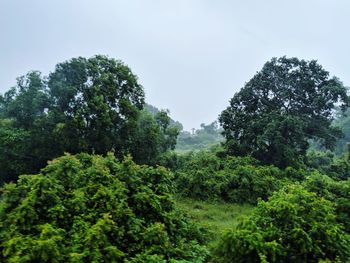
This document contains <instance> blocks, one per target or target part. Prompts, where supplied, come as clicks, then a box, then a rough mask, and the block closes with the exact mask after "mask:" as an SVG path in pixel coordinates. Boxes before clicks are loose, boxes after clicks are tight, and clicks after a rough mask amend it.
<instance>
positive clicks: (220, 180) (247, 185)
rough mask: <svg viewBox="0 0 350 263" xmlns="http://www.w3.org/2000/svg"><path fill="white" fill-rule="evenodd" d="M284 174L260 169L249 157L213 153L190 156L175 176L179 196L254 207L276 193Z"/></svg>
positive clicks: (274, 168) (264, 167)
mask: <svg viewBox="0 0 350 263" xmlns="http://www.w3.org/2000/svg"><path fill="white" fill-rule="evenodd" d="M284 180H285V172H284V171H282V170H280V169H278V168H276V167H273V166H261V165H259V163H258V162H257V161H256V160H255V159H253V158H250V157H224V158H222V157H217V156H216V155H215V154H214V153H212V152H209V151H207V152H204V151H203V152H199V153H191V154H189V155H187V157H183V160H182V165H181V167H180V168H179V169H178V170H177V171H176V172H175V182H176V186H177V189H178V192H179V193H180V194H181V195H182V196H185V197H190V198H195V199H201V200H223V201H227V202H236V203H252V204H254V203H256V202H257V199H258V198H262V199H264V200H266V199H267V198H268V197H269V196H270V195H271V194H272V192H273V191H275V190H277V189H279V188H280V187H281V185H282V184H283V181H284Z"/></svg>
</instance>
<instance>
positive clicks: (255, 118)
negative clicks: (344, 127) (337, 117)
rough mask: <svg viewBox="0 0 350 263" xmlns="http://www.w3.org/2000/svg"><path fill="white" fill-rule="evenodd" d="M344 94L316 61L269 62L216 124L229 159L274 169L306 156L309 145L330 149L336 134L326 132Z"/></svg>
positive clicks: (342, 104)
mask: <svg viewBox="0 0 350 263" xmlns="http://www.w3.org/2000/svg"><path fill="white" fill-rule="evenodd" d="M348 102H349V98H348V96H347V92H346V88H345V87H344V86H343V85H342V83H341V82H340V81H339V80H338V79H337V78H335V77H330V76H329V73H328V72H327V71H326V70H324V69H323V68H322V66H320V65H319V64H318V63H317V62H316V61H314V60H312V61H305V60H299V59H297V58H286V57H281V58H278V59H277V58H273V59H272V60H271V61H268V62H267V63H266V64H265V65H264V66H263V68H262V70H261V71H259V72H257V74H256V75H255V76H254V77H253V78H252V79H251V80H250V81H249V82H248V83H247V84H246V85H245V86H244V87H243V88H242V89H241V90H240V91H239V92H238V93H236V94H235V95H234V97H233V98H232V99H231V101H230V105H229V107H227V109H225V110H224V111H223V112H222V113H221V115H220V117H219V121H220V123H221V125H222V126H223V128H224V133H223V134H224V136H225V137H226V139H227V143H226V145H227V148H228V150H229V151H230V152H231V153H232V154H238V155H246V154H251V155H253V156H254V157H255V158H257V159H259V160H262V161H263V162H265V163H272V164H275V165H277V166H279V167H285V166H288V165H291V164H294V163H295V162H296V161H298V160H300V159H301V158H303V157H304V156H305V153H306V150H307V149H308V147H309V143H308V140H309V139H314V140H318V141H320V143H321V144H322V145H323V146H324V147H326V148H332V147H333V146H334V144H335V142H336V139H337V138H338V137H339V136H340V135H341V131H340V130H339V129H337V128H335V127H332V126H331V123H332V120H333V117H334V109H335V107H336V106H340V107H341V108H344V107H345V106H346V105H348Z"/></svg>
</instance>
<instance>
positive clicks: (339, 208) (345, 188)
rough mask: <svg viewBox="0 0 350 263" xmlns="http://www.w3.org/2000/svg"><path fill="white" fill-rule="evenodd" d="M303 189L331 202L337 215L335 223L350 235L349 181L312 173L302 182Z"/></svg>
mask: <svg viewBox="0 0 350 263" xmlns="http://www.w3.org/2000/svg"><path fill="white" fill-rule="evenodd" d="M304 185H305V188H306V189H307V190H309V191H312V192H315V193H316V194H317V196H319V197H323V198H326V199H328V200H331V201H332V202H333V203H334V207H335V211H336V213H337V221H338V222H339V223H341V224H343V225H344V226H345V230H346V231H347V233H349V234H350V220H349V219H350V180H349V179H348V180H346V181H338V180H333V179H332V178H330V177H328V176H326V175H323V174H320V173H319V172H314V173H312V174H311V175H310V176H308V177H307V178H306V180H305V182H304Z"/></svg>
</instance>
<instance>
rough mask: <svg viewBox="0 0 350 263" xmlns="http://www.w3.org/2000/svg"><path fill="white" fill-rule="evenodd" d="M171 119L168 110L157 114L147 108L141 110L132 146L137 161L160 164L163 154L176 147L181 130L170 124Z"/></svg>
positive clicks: (132, 153)
mask: <svg viewBox="0 0 350 263" xmlns="http://www.w3.org/2000/svg"><path fill="white" fill-rule="evenodd" d="M169 119H170V117H169V116H168V112H166V111H160V112H159V113H157V114H156V115H155V116H152V115H151V114H150V113H149V112H148V111H145V110H143V111H141V112H140V114H139V117H138V119H137V125H136V127H135V129H134V130H133V134H134V135H133V143H132V145H131V146H130V153H131V155H132V156H133V158H134V159H135V161H136V162H137V163H141V164H151V165H155V164H159V163H160V162H161V161H160V160H161V159H162V156H163V154H166V153H168V152H169V151H170V150H173V149H174V148H175V144H176V138H177V135H178V134H179V130H178V128H177V127H175V126H169Z"/></svg>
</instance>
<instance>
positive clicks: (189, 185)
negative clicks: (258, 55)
mask: <svg viewBox="0 0 350 263" xmlns="http://www.w3.org/2000/svg"><path fill="white" fill-rule="evenodd" d="M144 101H145V96H144V90H143V87H142V86H141V85H140V84H139V83H138V80H137V77H136V76H135V75H134V74H133V73H132V72H131V70H130V69H129V67H127V66H126V65H125V64H123V63H122V62H121V61H118V60H115V59H111V58H108V57H105V56H94V57H92V58H88V59H86V58H81V57H79V58H73V59H71V60H69V61H66V62H63V63H60V64H58V65H57V66H56V68H55V70H54V71H53V72H52V73H50V74H49V75H48V76H47V77H45V76H42V75H41V73H40V72H37V71H32V72H29V73H28V74H27V75H25V76H23V77H20V78H18V82H17V85H16V86H15V87H13V88H12V89H10V90H9V91H8V92H6V93H5V94H3V95H0V184H1V185H2V188H0V261H1V262H16V263H17V262H23V263H24V262H28V263H29V262H125V263H127V262H130V263H131V262H134V263H138V262H151V263H152V262H154V263H156V262H157V263H158V262H164V263H165V262H170V263H171V262H173V263H175V262H178V263H180V262H181V263H185V262H196V263H200V262H225V263H226V262H264V263H266V262H270V263H272V262H349V261H350V159H349V152H345V151H344V149H347V150H348V148H347V145H346V142H347V139H348V137H349V134H348V130H349V129H348V126H349V125H348V123H349V121H348V120H349V119H348V117H347V116H346V115H344V114H343V111H344V110H345V112H349V109H347V108H346V107H347V106H348V103H349V97H348V95H347V90H346V88H345V87H344V86H343V85H342V83H341V82H340V81H339V80H338V79H337V78H335V77H333V78H330V77H329V73H328V72H327V71H325V70H324V69H323V68H322V67H321V66H320V65H319V64H317V62H316V61H304V60H299V59H297V58H286V57H282V58H279V59H277V58H274V59H272V60H271V61H269V62H267V63H266V64H265V65H264V67H263V69H262V70H261V71H260V72H258V73H257V74H256V75H255V76H254V77H253V78H252V79H251V80H250V81H249V82H248V83H247V84H246V85H245V86H244V87H243V89H242V90H241V91H240V92H238V93H237V94H235V95H234V97H233V98H232V99H231V101H230V105H229V107H228V108H227V109H225V110H224V111H223V112H222V113H221V115H220V117H219V121H220V123H221V125H222V128H221V127H219V125H218V123H217V122H213V123H211V124H209V125H205V124H202V125H201V128H200V129H198V130H197V131H195V132H192V133H189V132H185V131H183V130H182V125H181V124H180V123H179V122H176V121H174V120H172V119H171V118H170V117H169V111H168V110H159V109H157V108H156V107H154V106H151V105H148V104H145V103H144ZM349 127H350V126H349ZM341 131H344V133H345V136H344V137H343V138H340V135H341ZM220 133H223V135H224V136H222V135H221V134H220ZM310 145H311V146H312V147H310ZM333 146H336V147H337V148H336V150H335V151H332V149H333V148H332V147H333ZM327 149H328V150H327ZM65 152H66V153H65ZM50 160H51V161H50ZM48 161H49V163H48V165H47V162H48Z"/></svg>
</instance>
